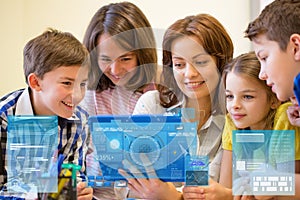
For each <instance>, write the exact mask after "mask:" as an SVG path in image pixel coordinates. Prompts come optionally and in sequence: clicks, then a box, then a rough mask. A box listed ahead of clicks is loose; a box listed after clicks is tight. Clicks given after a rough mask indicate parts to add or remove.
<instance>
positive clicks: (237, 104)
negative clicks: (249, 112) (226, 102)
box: [231, 98, 241, 110]
mask: <svg viewBox="0 0 300 200" xmlns="http://www.w3.org/2000/svg"><path fill="white" fill-rule="evenodd" d="M231 107H232V108H233V109H234V110H238V109H240V108H241V102H240V100H239V99H238V98H234V99H233V100H232V102H231Z"/></svg>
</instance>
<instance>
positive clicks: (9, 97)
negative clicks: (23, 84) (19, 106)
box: [0, 89, 24, 113]
mask: <svg viewBox="0 0 300 200" xmlns="http://www.w3.org/2000/svg"><path fill="white" fill-rule="evenodd" d="M23 91H24V89H19V90H16V91H13V92H10V93H8V94H6V95H4V96H2V97H1V98H0V112H1V113H2V112H6V111H7V110H9V109H12V108H14V107H15V106H16V103H17V102H18V99H19V97H20V96H21V94H22V93H23Z"/></svg>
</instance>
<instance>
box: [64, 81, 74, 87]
mask: <svg viewBox="0 0 300 200" xmlns="http://www.w3.org/2000/svg"><path fill="white" fill-rule="evenodd" d="M62 84H63V85H68V86H69V85H72V82H70V81H64V82H62Z"/></svg>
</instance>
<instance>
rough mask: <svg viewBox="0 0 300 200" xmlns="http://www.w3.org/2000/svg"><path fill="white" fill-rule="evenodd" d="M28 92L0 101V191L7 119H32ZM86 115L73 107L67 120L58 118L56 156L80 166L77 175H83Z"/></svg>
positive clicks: (87, 133)
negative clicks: (28, 116)
mask: <svg viewBox="0 0 300 200" xmlns="http://www.w3.org/2000/svg"><path fill="white" fill-rule="evenodd" d="M29 91H30V89H29V88H27V89H20V90H17V91H14V92H12V93H9V94H7V95H5V96H3V97H2V98H1V99H0V126H1V133H0V141H1V150H0V152H1V154H2V155H1V159H0V187H1V186H2V185H3V184H4V183H6V179H7V177H6V166H7V164H6V163H7V162H8V161H7V156H6V141H7V125H8V124H7V123H8V120H7V116H8V115H34V113H33V109H32V103H31V100H30V95H29ZM87 122H88V113H87V112H86V111H85V110H83V109H82V108H81V107H79V106H77V107H76V108H75V111H74V113H73V116H72V117H71V118H69V119H65V118H61V117H58V133H59V135H58V147H57V150H58V154H63V155H64V161H63V162H64V163H73V164H77V165H80V166H82V168H81V170H80V173H81V174H80V175H82V176H83V175H84V172H85V157H86V152H87V147H88V142H89V141H90V133H89V129H88V123H87Z"/></svg>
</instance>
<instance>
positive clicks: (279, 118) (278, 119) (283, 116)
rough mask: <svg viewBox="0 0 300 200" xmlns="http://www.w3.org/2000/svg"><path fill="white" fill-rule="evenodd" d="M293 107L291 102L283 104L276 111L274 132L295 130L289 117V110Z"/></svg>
mask: <svg viewBox="0 0 300 200" xmlns="http://www.w3.org/2000/svg"><path fill="white" fill-rule="evenodd" d="M291 105H293V104H292V103H291V102H290V101H288V102H285V103H282V104H281V105H280V106H279V107H278V108H277V110H276V114H275V118H274V125H273V129H274V130H286V129H294V128H295V127H294V126H292V125H291V124H290V122H289V119H288V116H287V112H286V111H287V109H288V107H289V106H291Z"/></svg>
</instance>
